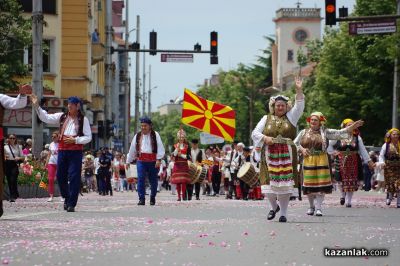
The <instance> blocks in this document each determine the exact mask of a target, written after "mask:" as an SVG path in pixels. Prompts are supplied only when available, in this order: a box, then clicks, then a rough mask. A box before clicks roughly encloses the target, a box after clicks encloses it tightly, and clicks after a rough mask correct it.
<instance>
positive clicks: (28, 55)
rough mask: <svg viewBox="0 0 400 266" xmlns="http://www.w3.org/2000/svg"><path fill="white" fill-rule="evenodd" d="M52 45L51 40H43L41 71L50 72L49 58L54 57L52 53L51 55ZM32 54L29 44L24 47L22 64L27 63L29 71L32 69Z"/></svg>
mask: <svg viewBox="0 0 400 266" xmlns="http://www.w3.org/2000/svg"><path fill="white" fill-rule="evenodd" d="M53 45H54V41H53V40H43V46H42V47H43V72H52V71H51V70H52V63H51V58H54V55H53V56H52V53H53V51H54V47H53ZM32 56H33V53H32V46H29V47H28V48H26V49H25V53H24V64H26V65H28V68H29V71H32V63H33V59H32Z"/></svg>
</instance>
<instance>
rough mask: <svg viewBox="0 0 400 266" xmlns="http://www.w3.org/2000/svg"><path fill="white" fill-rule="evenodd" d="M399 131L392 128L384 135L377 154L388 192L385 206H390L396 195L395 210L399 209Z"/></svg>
mask: <svg viewBox="0 0 400 266" xmlns="http://www.w3.org/2000/svg"><path fill="white" fill-rule="evenodd" d="M399 139H400V130H399V129H397V128H392V129H391V130H389V131H388V132H387V133H386V135H385V144H383V146H382V149H381V152H380V154H379V163H380V165H381V166H382V168H383V169H385V186H386V189H387V192H388V194H389V195H388V198H387V200H386V204H387V205H390V203H391V202H392V199H393V194H395V193H397V208H400V140H399Z"/></svg>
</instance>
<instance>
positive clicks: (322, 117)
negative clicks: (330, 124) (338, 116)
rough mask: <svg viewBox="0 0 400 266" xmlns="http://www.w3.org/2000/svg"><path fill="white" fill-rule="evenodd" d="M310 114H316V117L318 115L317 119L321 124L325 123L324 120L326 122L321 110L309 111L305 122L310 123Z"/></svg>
mask: <svg viewBox="0 0 400 266" xmlns="http://www.w3.org/2000/svg"><path fill="white" fill-rule="evenodd" d="M312 116H316V117H318V119H319V122H320V123H321V124H322V125H323V124H325V122H326V118H325V116H324V115H323V114H322V113H321V112H313V113H311V115H310V116H309V117H307V119H306V120H307V123H310V121H311V117H312Z"/></svg>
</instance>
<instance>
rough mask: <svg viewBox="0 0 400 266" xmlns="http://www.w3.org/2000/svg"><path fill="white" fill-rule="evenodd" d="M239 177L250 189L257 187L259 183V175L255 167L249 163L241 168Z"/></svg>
mask: <svg viewBox="0 0 400 266" xmlns="http://www.w3.org/2000/svg"><path fill="white" fill-rule="evenodd" d="M237 177H238V178H240V180H242V181H243V182H245V183H246V184H247V185H249V186H250V188H252V187H254V186H256V185H257V183H258V173H257V172H256V169H255V168H254V165H253V164H252V163H249V162H247V163H245V164H243V166H242V167H240V169H239V172H238V174H237Z"/></svg>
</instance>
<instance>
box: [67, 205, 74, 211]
mask: <svg viewBox="0 0 400 266" xmlns="http://www.w3.org/2000/svg"><path fill="white" fill-rule="evenodd" d="M67 212H75V207H71V206H69V207H68V208H67Z"/></svg>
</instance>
